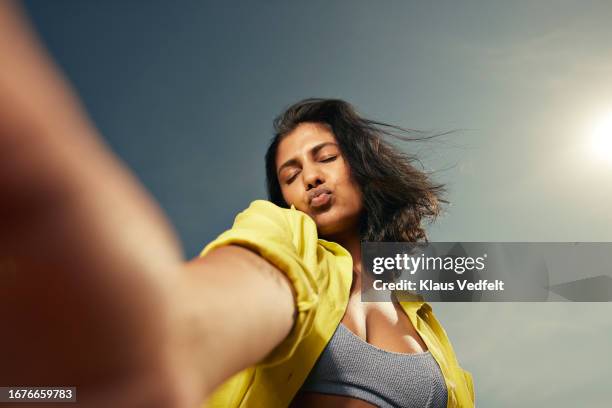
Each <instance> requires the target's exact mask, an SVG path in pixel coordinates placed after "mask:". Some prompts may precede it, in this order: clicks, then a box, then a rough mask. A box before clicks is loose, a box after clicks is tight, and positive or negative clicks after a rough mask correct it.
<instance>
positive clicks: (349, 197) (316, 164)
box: [276, 122, 363, 237]
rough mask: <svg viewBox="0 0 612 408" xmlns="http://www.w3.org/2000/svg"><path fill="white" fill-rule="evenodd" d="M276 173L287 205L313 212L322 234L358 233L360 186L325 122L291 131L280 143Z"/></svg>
mask: <svg viewBox="0 0 612 408" xmlns="http://www.w3.org/2000/svg"><path fill="white" fill-rule="evenodd" d="M276 173H277V176H278V181H279V183H280V186H281V191H282V193H283V197H284V199H285V201H286V202H287V204H289V205H291V204H293V205H295V208H297V209H298V210H300V211H303V212H305V213H306V214H308V215H310V217H312V218H313V219H314V221H315V223H316V224H317V229H318V231H319V235H320V236H321V237H331V236H336V235H341V234H346V233H358V225H359V217H360V214H361V212H362V211H363V202H362V194H361V189H360V188H359V186H357V184H356V183H355V182H354V181H353V179H352V177H351V173H350V168H349V165H348V163H347V161H346V160H345V159H344V157H343V156H342V153H341V152H340V148H339V146H338V145H337V142H336V138H335V137H334V134H333V133H332V132H331V130H330V129H329V128H328V127H327V126H326V125H325V124H322V123H314V122H305V123H301V124H300V125H298V126H297V127H296V128H295V129H294V130H293V131H292V132H290V133H288V134H287V135H286V136H285V137H284V138H283V139H282V141H281V142H280V144H279V145H278V150H277V153H276Z"/></svg>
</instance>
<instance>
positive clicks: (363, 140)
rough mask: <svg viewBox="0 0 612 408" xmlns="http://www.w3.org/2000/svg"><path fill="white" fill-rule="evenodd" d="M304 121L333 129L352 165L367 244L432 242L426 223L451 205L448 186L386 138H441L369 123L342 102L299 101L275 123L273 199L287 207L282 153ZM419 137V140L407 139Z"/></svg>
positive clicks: (269, 180) (269, 162)
mask: <svg viewBox="0 0 612 408" xmlns="http://www.w3.org/2000/svg"><path fill="white" fill-rule="evenodd" d="M303 122H317V123H324V124H327V125H328V126H329V127H330V128H331V130H332V133H333V134H334V136H335V138H336V140H337V142H338V146H339V148H340V151H341V152H342V154H343V156H344V157H345V159H346V160H347V161H348V164H349V167H350V170H351V177H353V179H354V180H355V181H356V183H357V184H358V185H359V187H360V188H361V191H362V195H363V205H364V209H365V211H364V214H363V216H362V218H361V222H360V235H361V240H362V241H378V242H381V241H396V242H422V241H425V242H427V235H426V233H425V230H424V229H423V227H422V226H421V222H422V221H423V220H425V219H429V220H430V221H433V220H434V219H435V218H436V216H438V215H439V213H440V210H441V209H440V203H448V201H446V200H444V199H443V198H442V195H443V193H444V192H445V190H444V185H442V184H435V183H433V182H432V181H431V180H430V177H429V176H430V175H429V174H428V173H426V172H424V171H422V170H419V169H417V168H416V167H415V166H414V165H413V163H414V162H415V161H417V162H418V159H417V158H416V157H415V156H414V155H409V154H407V153H404V152H402V151H400V150H398V149H397V148H395V147H394V146H392V145H391V144H390V143H389V142H387V141H386V140H384V139H383V137H384V136H385V135H388V136H393V137H396V138H398V139H401V140H405V141H413V140H423V139H429V138H431V137H435V136H438V135H429V136H423V135H422V133H421V132H419V131H415V130H407V129H403V128H400V127H398V126H394V125H389V124H386V123H382V122H377V121H374V120H370V119H366V118H363V117H361V116H360V115H358V113H357V112H356V110H355V108H354V107H353V106H352V105H351V104H349V103H348V102H345V101H343V100H341V99H321V98H308V99H304V100H302V101H300V102H297V103H295V104H293V105H291V106H290V107H289V108H287V109H286V110H285V111H284V112H283V113H281V114H280V115H279V116H278V117H276V118H275V119H274V137H273V138H272V141H271V143H270V146H269V147H268V151H267V152H266V185H267V189H268V197H269V199H270V201H272V202H273V203H274V204H276V205H278V206H281V207H284V208H288V205H287V203H286V202H285V200H284V198H283V194H282V192H281V187H280V184H279V181H278V176H277V172H276V153H277V150H278V145H279V143H280V141H281V140H282V139H283V137H284V136H286V135H287V134H289V133H290V132H291V131H293V130H294V129H295V128H296V127H297V126H298V125H299V124H300V123H303ZM397 132H400V134H398V133H397ZM419 133H421V136H418V137H407V136H403V135H405V134H419ZM402 134H403V135H402ZM419 163H420V162H419Z"/></svg>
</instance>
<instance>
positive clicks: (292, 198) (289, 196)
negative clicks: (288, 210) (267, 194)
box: [281, 185, 299, 207]
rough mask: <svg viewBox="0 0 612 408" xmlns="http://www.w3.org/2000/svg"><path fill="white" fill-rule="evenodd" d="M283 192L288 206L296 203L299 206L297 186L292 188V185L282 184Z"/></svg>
mask: <svg viewBox="0 0 612 408" xmlns="http://www.w3.org/2000/svg"><path fill="white" fill-rule="evenodd" d="M281 193H282V194H283V198H284V199H285V202H286V203H287V205H288V206H290V207H291V204H295V206H296V207H297V206H298V201H299V200H298V198H299V197H298V194H297V193H296V189H295V188H292V186H291V185H285V186H281Z"/></svg>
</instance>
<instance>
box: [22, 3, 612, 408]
mask: <svg viewBox="0 0 612 408" xmlns="http://www.w3.org/2000/svg"><path fill="white" fill-rule="evenodd" d="M26 5H27V8H28V11H29V12H30V15H31V17H32V18H33V20H34V23H35V26H36V28H37V29H38V30H39V33H40V34H41V36H42V38H43V40H44V41H45V43H46V44H47V46H48V47H49V49H50V50H51V52H52V54H53V56H54V57H55V58H56V61H57V62H58V63H59V64H60V66H61V67H62V68H63V69H64V71H65V72H66V75H67V77H68V78H69V79H70V81H71V82H72V83H73V85H74V86H75V88H76V90H77V91H78V93H79V94H80V96H81V98H82V100H83V102H84V104H85V105H86V107H87V109H88V111H89V113H90V114H91V116H92V118H93V120H94V121H95V123H96V125H97V126H98V128H99V129H100V130H101V132H102V133H103V135H104V137H105V138H106V140H107V142H108V143H109V145H110V146H111V148H112V149H113V150H114V151H115V152H116V153H117V154H118V155H119V156H120V157H121V158H122V159H123V160H124V161H125V162H126V163H127V165H128V166H129V167H130V168H131V169H132V170H133V171H134V172H135V173H136V174H137V175H138V176H139V177H140V179H141V181H142V182H143V183H144V184H145V186H146V187H147V188H148V189H149V190H150V191H151V192H152V193H153V195H154V196H155V197H156V198H157V200H158V201H159V202H160V204H161V205H162V207H163V208H164V210H165V211H166V213H167V214H168V216H169V217H170V219H171V220H172V222H173V223H174V225H175V227H176V229H177V231H178V233H179V235H180V237H181V239H182V240H183V243H184V247H185V253H186V255H187V256H189V257H192V256H195V255H196V254H197V253H198V252H199V250H200V249H201V248H202V247H203V246H204V245H205V244H206V243H207V242H208V241H210V240H212V239H213V238H214V237H215V236H216V235H217V234H219V233H220V232H222V231H223V230H224V229H226V228H228V227H229V226H230V225H231V222H232V220H233V217H234V216H235V215H236V213H237V212H238V211H240V210H242V209H243V208H245V207H246V206H247V205H248V203H249V202H250V201H251V200H253V199H256V198H265V190H264V167H263V155H264V152H265V148H266V144H267V142H268V140H269V139H270V137H271V135H272V134H271V124H272V119H273V118H274V116H275V115H277V114H278V113H279V112H280V111H281V110H282V109H283V108H284V107H286V106H287V105H289V104H290V103H293V102H295V101H297V100H299V99H302V98H305V97H311V96H317V97H339V98H343V99H346V100H348V101H350V102H352V103H353V104H354V105H355V106H356V107H357V108H358V110H359V111H360V112H362V113H363V114H365V115H366V116H369V117H372V118H375V119H378V120H382V121H386V122H391V123H395V124H397V125H400V126H405V127H408V128H417V129H424V130H449V129H466V130H465V131H462V132H458V133H454V134H453V135H452V136H451V137H448V138H446V139H444V141H445V143H432V144H417V145H415V144H412V145H410V144H408V145H402V146H403V148H405V149H406V150H408V151H411V152H418V153H420V154H421V157H422V159H423V161H424V163H425V164H426V167H427V168H428V169H430V170H435V171H437V173H436V174H437V179H438V181H442V182H445V183H448V191H449V192H448V198H449V199H450V201H451V202H452V205H451V206H449V207H448V208H447V209H446V212H445V214H444V215H443V216H442V217H440V218H439V219H438V220H437V222H436V223H435V224H434V225H432V226H430V227H429V234H430V239H431V240H433V241H436V240H437V241H612V213H611V212H610V208H611V207H612V206H611V205H610V204H611V203H612V187H610V186H611V185H612V151H611V152H610V153H609V154H608V160H607V161H606V159H605V158H604V159H601V158H598V157H596V156H597V155H595V154H594V153H593V152H591V151H589V149H588V145H589V144H590V143H591V142H590V140H591V134H592V128H593V127H594V126H595V124H596V123H597V122H598V121H600V120H603V119H604V118H605V117H606V115H607V116H610V117H612V45H611V44H612V24H609V23H610V20H611V19H612V3H610V2H608V1H577V0H575V1H568V0H559V1H512V2H509V1H461V2H458V1H445V2H442V1H441V2H417V1H405V2H402V1H381V2H370V1H310V2H281V1H274V2H273V1H260V2H247V1H242V2H225V3H221V2H214V3H213V2H200V1H182V2H161V1H147V2H145V1H141V2H138V1H106V2H96V1H77V0H73V1H52V2H51V1H43V0H36V1H34V0H30V1H27V2H26ZM610 133H611V134H610V135H608V136H607V137H609V138H612V131H611V132H610ZM600 150H601V148H600ZM444 169H446V170H444ZM434 310H435V311H436V312H437V313H438V316H439V318H440V319H441V320H442V322H443V324H444V325H445V327H446V328H447V331H448V333H449V335H450V337H451V339H452V340H453V343H454V345H455V348H456V350H457V353H458V355H459V359H460V362H461V363H462V364H463V365H464V366H465V368H466V369H468V370H470V371H472V372H473V374H474V377H475V383H476V392H477V402H478V405H479V406H483V407H488V406H495V407H511V406H512V407H513V406H525V407H529V406H538V407H539V406H555V407H575V406H591V407H603V406H607V405H608V404H609V401H610V400H612V392H611V391H610V390H609V389H610V387H609V386H610V385H612V380H611V379H610V378H611V377H612V368H611V366H610V364H609V363H608V361H609V355H608V353H607V350H606V348H607V347H609V344H610V343H611V341H612V323H611V321H612V319H610V317H609V316H610V315H612V313H611V312H612V306H611V305H610V304H606V303H591V304H586V303H585V304H571V303H565V304H562V303H550V304H515V303H507V304H441V303H437V304H435V305H434Z"/></svg>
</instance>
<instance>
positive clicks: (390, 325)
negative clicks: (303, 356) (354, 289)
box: [342, 293, 427, 353]
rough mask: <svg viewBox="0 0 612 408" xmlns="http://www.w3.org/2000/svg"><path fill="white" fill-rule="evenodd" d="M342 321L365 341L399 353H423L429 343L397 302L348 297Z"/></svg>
mask: <svg viewBox="0 0 612 408" xmlns="http://www.w3.org/2000/svg"><path fill="white" fill-rule="evenodd" d="M342 323H344V325H345V326H346V327H347V328H348V329H349V330H351V331H352V332H353V333H354V334H356V335H357V336H359V337H361V338H362V339H363V340H364V341H366V342H368V343H370V344H371V345H373V346H375V347H378V348H380V349H383V350H387V351H393V352H396V353H422V352H424V351H427V345H426V344H425V342H424V341H423V339H422V338H421V336H420V335H419V333H418V332H417V330H416V329H415V327H414V325H413V324H412V322H411V321H410V318H409V317H408V316H407V315H406V313H405V312H404V310H403V309H402V307H401V306H400V305H399V303H397V302H364V303H362V302H361V300H360V295H359V293H355V294H352V295H351V297H350V298H349V302H348V306H347V308H346V312H345V314H344V316H343V317H342Z"/></svg>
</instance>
